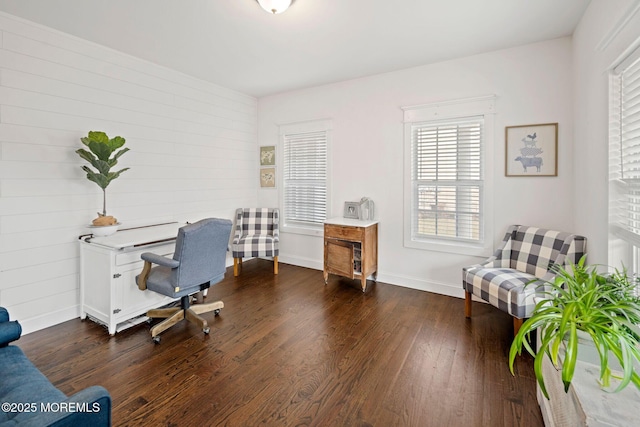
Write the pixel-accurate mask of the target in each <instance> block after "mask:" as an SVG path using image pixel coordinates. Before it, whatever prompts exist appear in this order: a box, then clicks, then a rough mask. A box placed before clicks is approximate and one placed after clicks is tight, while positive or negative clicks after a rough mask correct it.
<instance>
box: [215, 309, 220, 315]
mask: <svg viewBox="0 0 640 427" xmlns="http://www.w3.org/2000/svg"><path fill="white" fill-rule="evenodd" d="M213 314H214V315H215V316H218V315H219V314H220V309H219V308H217V309H215V310H213Z"/></svg>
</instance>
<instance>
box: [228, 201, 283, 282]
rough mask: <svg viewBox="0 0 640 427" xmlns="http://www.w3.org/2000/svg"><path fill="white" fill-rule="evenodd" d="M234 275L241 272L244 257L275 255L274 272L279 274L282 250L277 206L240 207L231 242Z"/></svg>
mask: <svg viewBox="0 0 640 427" xmlns="http://www.w3.org/2000/svg"><path fill="white" fill-rule="evenodd" d="M231 252H232V254H233V275H234V276H237V275H238V274H240V272H239V268H241V267H242V258H246V257H273V274H278V253H279V252H280V210H279V209H277V208H244V209H243V208H240V209H237V210H236V226H235V232H234V234H233V243H232V244H231Z"/></svg>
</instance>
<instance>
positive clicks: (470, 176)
mask: <svg viewBox="0 0 640 427" xmlns="http://www.w3.org/2000/svg"><path fill="white" fill-rule="evenodd" d="M411 146H412V173H411V175H412V191H413V197H412V239H418V240H419V239H424V238H443V239H454V240H459V241H468V242H479V241H481V240H482V239H483V230H482V213H483V212H482V199H483V198H482V196H483V195H482V192H483V159H482V155H483V154H482V153H483V118H482V117H473V118H466V119H461V120H452V121H442V122H423V123H415V124H413V125H412V126H411Z"/></svg>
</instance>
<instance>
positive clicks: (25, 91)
mask: <svg viewBox="0 0 640 427" xmlns="http://www.w3.org/2000/svg"><path fill="white" fill-rule="evenodd" d="M89 130H103V131H105V132H107V133H108V134H109V135H110V136H115V135H121V136H123V137H125V138H126V140H127V143H126V145H125V146H126V147H129V148H130V150H131V151H130V152H128V153H126V154H125V155H124V156H123V157H121V161H120V163H119V166H122V167H130V168H131V169H130V170H129V171H127V172H125V173H123V174H122V175H121V176H120V178H119V179H117V180H116V181H114V182H113V183H112V184H111V185H110V186H109V188H108V189H107V197H108V200H107V210H108V213H110V214H113V215H114V216H116V217H117V218H118V219H119V220H120V221H121V222H122V223H123V227H124V226H128V225H138V224H142V223H149V222H154V221H165V220H178V221H195V220H198V219H201V218H203V217H207V216H217V217H225V218H232V217H233V212H234V209H235V208H237V207H239V206H251V205H255V203H256V199H257V193H256V191H257V182H258V173H257V158H258V156H257V152H256V150H257V148H256V141H257V137H256V135H257V133H256V132H257V101H256V99H255V98H252V97H249V96H246V95H243V94H240V93H237V92H233V91H230V90H227V89H225V88H222V87H219V86H216V85H213V84H210V83H206V82H203V81H200V80H197V79H194V78H191V77H188V76H185V75H183V74H180V73H177V72H174V71H171V70H168V69H165V68H162V67H159V66H157V65H154V64H151V63H148V62H145V61H142V60H139V59H136V58H133V57H130V56H127V55H124V54H121V53H118V52H115V51H113V50H110V49H107V48H104V47H101V46H98V45H95V44H92V43H90V42H87V41H83V40H80V39H77V38H74V37H71V36H68V35H65V34H62V33H60V32H57V31H54V30H51V29H48V28H45V27H42V26H39V25H35V24H32V23H29V22H27V21H23V20H21V19H18V18H15V17H12V16H10V15H7V14H3V13H0V305H2V306H5V307H7V308H8V310H9V312H10V314H11V316H12V318H15V319H18V320H20V321H21V323H22V326H23V328H24V330H25V333H27V332H30V331H33V330H37V329H41V328H44V327H47V326H50V325H53V324H56V323H59V322H61V321H65V320H68V319H71V318H75V317H78V315H79V308H78V296H79V292H78V286H79V280H78V271H79V265H78V263H79V260H78V243H77V239H78V236H79V235H80V234H85V233H87V229H86V228H85V225H86V224H89V223H90V222H91V220H92V219H93V218H94V217H95V216H96V212H97V211H99V210H101V207H102V197H101V195H102V192H101V190H100V188H99V187H97V186H96V185H95V184H93V183H91V182H89V181H88V180H87V179H86V178H85V174H84V173H83V172H82V170H81V169H80V166H81V165H82V164H84V161H82V160H81V159H80V158H79V157H78V156H77V155H76V154H75V152H74V151H75V150H76V149H77V148H80V147H82V144H81V142H80V138H81V137H82V136H86V134H87V132H88V131H89Z"/></svg>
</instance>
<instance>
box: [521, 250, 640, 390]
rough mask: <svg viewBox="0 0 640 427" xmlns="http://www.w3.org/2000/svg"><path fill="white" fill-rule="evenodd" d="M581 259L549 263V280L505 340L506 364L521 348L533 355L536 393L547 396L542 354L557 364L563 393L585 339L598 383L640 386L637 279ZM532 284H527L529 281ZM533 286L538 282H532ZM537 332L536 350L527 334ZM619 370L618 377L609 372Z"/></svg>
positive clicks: (619, 387)
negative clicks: (552, 273) (509, 341)
mask: <svg viewBox="0 0 640 427" xmlns="http://www.w3.org/2000/svg"><path fill="white" fill-rule="evenodd" d="M585 258H586V257H582V259H580V261H579V262H578V263H577V264H572V265H568V266H558V265H556V266H554V270H555V273H556V276H555V278H554V279H553V280H552V281H550V282H547V283H546V285H547V288H550V289H551V290H550V291H548V292H544V294H545V298H544V299H542V300H541V301H540V302H538V303H537V304H536V307H535V310H534V312H533V315H532V316H531V317H530V318H529V319H527V320H526V321H525V322H524V323H523V325H522V327H521V328H520V330H519V331H518V333H517V334H516V336H515V337H514V339H513V342H512V344H511V350H510V352H509V368H510V369H511V373H512V374H513V363H514V360H515V358H516V356H517V355H520V354H521V353H522V349H523V348H525V349H526V350H527V351H528V352H529V353H530V354H531V355H532V356H534V358H535V359H534V371H535V376H536V379H537V381H538V385H539V386H540V391H542V393H543V394H544V396H545V397H546V398H547V399H549V394H548V393H547V389H546V387H545V383H544V378H543V374H542V372H543V371H542V362H543V359H544V357H549V358H550V360H551V362H552V363H553V364H554V366H555V367H556V368H559V366H560V365H561V366H562V368H561V369H562V371H561V376H562V382H563V384H564V390H565V392H567V391H568V389H569V385H570V384H571V380H572V379H573V374H574V370H575V367H576V361H577V360H578V348H579V346H578V343H579V342H581V343H582V342H587V343H589V344H592V345H593V346H594V347H595V349H596V350H597V354H598V357H599V361H600V379H599V380H600V384H601V386H602V387H603V388H608V387H610V380H611V378H617V379H618V380H619V384H618V386H617V388H616V389H615V391H616V392H617V391H620V390H622V389H624V388H625V387H626V386H627V385H629V384H630V383H633V384H634V385H635V386H636V387H637V388H638V389H640V375H638V369H640V327H639V325H640V298H639V297H638V296H637V293H636V292H637V286H638V283H639V282H638V279H637V278H631V277H629V276H628V275H627V271H626V270H625V269H623V270H622V271H618V270H616V271H615V272H614V273H612V274H604V275H603V274H600V273H598V271H597V268H596V267H595V266H585ZM535 284H536V283H535V282H533V283H531V284H530V285H535ZM537 284H538V285H539V284H540V282H538V283H537ZM534 330H538V332H537V333H538V334H539V338H538V348H537V352H536V351H534V350H533V346H532V345H531V344H530V341H529V340H530V337H531V333H532V332H533V331H534ZM616 363H617V364H618V365H619V367H617V366H615V368H614V371H617V370H618V368H620V371H621V372H622V375H621V376H620V375H616V374H614V372H612V364H613V365H615V364H616Z"/></svg>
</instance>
